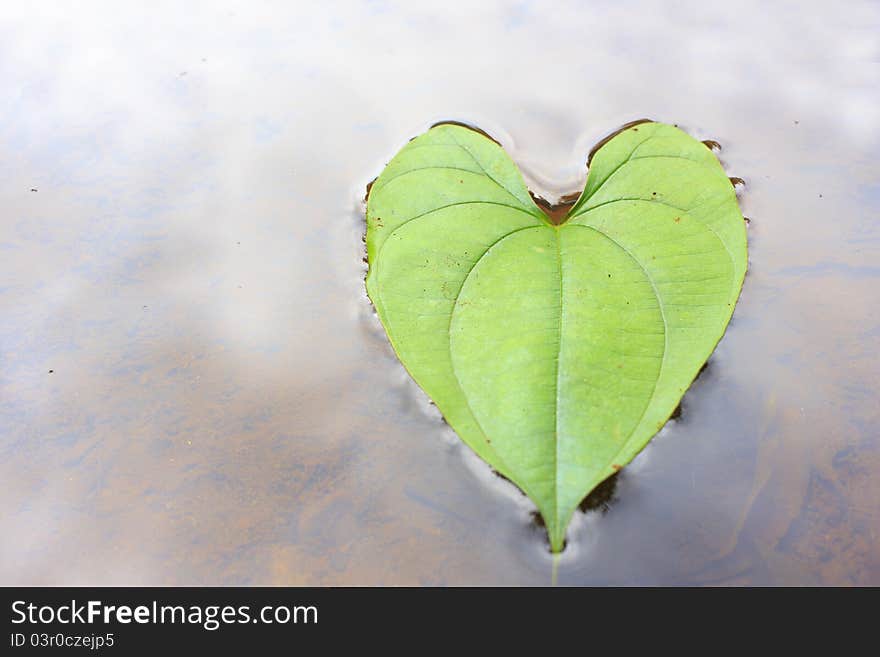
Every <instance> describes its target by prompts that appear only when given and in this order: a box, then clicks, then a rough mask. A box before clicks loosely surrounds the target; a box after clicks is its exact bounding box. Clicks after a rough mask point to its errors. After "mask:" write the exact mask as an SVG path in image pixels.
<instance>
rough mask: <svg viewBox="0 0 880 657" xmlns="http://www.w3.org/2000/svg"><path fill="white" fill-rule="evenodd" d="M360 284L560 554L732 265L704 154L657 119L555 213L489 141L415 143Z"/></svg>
mask: <svg viewBox="0 0 880 657" xmlns="http://www.w3.org/2000/svg"><path fill="white" fill-rule="evenodd" d="M367 255H368V261H369V273H368V275H367V292H368V294H369V296H370V299H372V301H373V303H374V305H375V307H376V311H377V313H378V315H379V319H380V320H381V321H382V324H383V325H384V327H385V330H386V331H387V333H388V337H389V339H390V341H391V344H392V345H393V347H394V350H395V351H396V352H397V355H398V356H399V358H400V360H401V361H402V362H403V364H404V366H405V367H406V369H407V370H408V371H409V373H410V374H411V375H412V377H413V378H414V379H415V380H416V382H417V383H418V384H419V385H420V386H421V387H422V388H423V389H424V390H425V392H426V393H427V394H428V395H429V396H430V397H431V399H433V400H434V402H435V403H436V404H437V407H438V408H439V409H440V411H441V412H442V413H443V415H444V416H445V418H446V419H447V421H448V422H449V424H450V425H451V426H452V427H453V429H455V431H456V432H457V433H458V435H459V436H460V437H461V439H462V440H464V442H465V443H467V444H468V445H469V446H470V447H471V448H472V449H473V450H474V451H475V452H476V453H477V454H478V455H479V456H480V457H481V458H483V459H484V460H485V461H487V462H488V463H489V464H490V465H491V466H492V467H493V468H495V469H496V470H497V471H498V472H500V473H501V474H502V475H504V476H505V477H507V478H508V479H510V480H511V481H513V482H514V483H515V484H516V485H517V486H519V487H520V488H521V489H522V490H523V491H524V492H525V493H526V494H527V495H528V496H529V497H530V498H531V499H532V500H533V501H534V503H535V504H536V505H537V507H538V509H539V511H540V513H541V515H542V516H543V518H544V520H545V523H546V526H547V531H548V533H549V537H550V545H551V548H552V550H553V551H554V552H557V551H559V550H561V549H562V547H563V546H564V543H565V531H566V528H567V526H568V523H569V520H570V519H571V516H572V514H573V513H574V510H575V508H576V507H577V506H578V504H579V503H580V502H581V500H582V499H583V498H584V497H585V496H586V495H587V494H588V493H589V492H590V491H591V490H592V489H593V488H594V487H596V486H597V485H598V484H599V483H601V482H602V481H603V480H604V479H605V478H607V477H608V476H610V475H612V474H613V473H614V472H615V471H617V470H619V469H620V468H621V467H622V466H624V465H625V464H627V463H628V462H629V461H630V460H631V459H632V458H633V457H634V456H635V455H636V454H638V452H639V451H640V450H641V449H642V448H643V447H644V446H645V445H646V444H647V443H648V441H649V440H650V439H651V437H652V436H654V434H655V433H656V432H657V431H658V430H659V429H660V428H661V427H662V426H663V425H664V423H665V422H666V420H667V419H668V418H669V416H670V414H672V412H673V411H674V410H675V408H676V406H677V405H678V403H679V400H680V399H681V397H682V395H683V394H684V392H685V390H687V388H688V386H689V385H690V384H691V382H692V381H693V380H694V377H695V376H696V375H697V373H698V372H699V370H700V368H701V366H702V365H703V364H704V363H705V361H706V360H707V359H708V357H709V355H710V354H711V353H712V350H713V349H714V348H715V345H716V344H717V343H718V341H719V340H720V339H721V336H722V335H723V333H724V329H725V327H726V326H727V323H728V321H729V320H730V316H731V314H732V313H733V308H734V305H735V304H736V300H737V297H738V295H739V291H740V288H741V286H742V282H743V276H744V275H745V270H746V264H747V258H746V234H745V224H744V221H743V217H742V214H741V213H740V211H739V208H738V206H737V201H736V195H735V192H734V189H733V186H732V185H731V183H730V181H729V179H728V177H727V175H726V174H725V173H724V171H723V169H722V168H721V165H720V164H719V162H718V160H717V159H716V158H715V156H714V155H713V153H712V152H711V151H710V150H709V149H708V148H707V147H706V146H704V145H703V144H702V143H701V142H699V141H697V140H695V139H693V138H692V137H690V136H688V135H687V134H685V133H684V132H682V131H681V130H679V129H677V128H675V127H672V126H669V125H664V124H661V123H642V124H639V125H635V126H631V127H629V128H627V129H625V130H623V131H621V132H620V133H618V134H617V135H616V136H614V137H613V138H612V139H610V140H609V141H607V143H605V144H604V145H602V146H601V147H600V148H599V149H598V150H597V151H596V153H595V155H594V157H593V158H592V160H591V162H590V170H589V175H588V177H587V182H586V187H585V189H584V191H583V193H582V194H581V196H580V198H579V199H578V201H577V203H575V205H574V206H573V207H572V209H571V211H570V212H569V214H568V217H567V218H566V220H565V221H564V222H563V223H562V224H561V225H554V224H553V223H551V222H550V221H549V220H548V218H547V216H546V215H545V214H544V213H543V212H542V211H541V209H540V208H539V207H538V206H537V205H535V203H534V202H533V200H532V198H531V195H530V194H529V191H528V189H527V188H526V185H525V183H524V182H523V178H522V175H521V174H520V172H519V170H518V169H517V167H516V165H515V164H514V163H513V161H512V160H511V159H510V158H509V157H508V155H507V154H506V153H505V152H504V150H503V149H502V148H501V147H500V146H499V145H498V144H496V143H495V142H494V141H492V140H491V139H489V138H487V137H486V136H484V135H482V134H480V133H478V132H476V131H474V130H470V129H468V128H465V127H462V126H458V125H439V126H435V127H434V128H432V129H431V130H429V131H428V132H427V133H425V134H423V135H421V136H420V137H417V138H416V139H414V140H412V141H411V142H409V143H408V144H407V145H406V146H405V147H404V148H403V149H402V150H401V151H400V152H399V153H398V154H397V155H396V156H395V157H394V159H393V160H392V161H391V162H390V163H389V164H388V166H387V167H386V168H385V170H384V171H383V172H382V174H381V175H380V176H379V178H378V179H377V180H376V181H375V183H374V184H373V185H372V187H371V189H370V192H369V196H368V200H367Z"/></svg>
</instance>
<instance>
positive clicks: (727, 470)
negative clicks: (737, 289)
mask: <svg viewBox="0 0 880 657" xmlns="http://www.w3.org/2000/svg"><path fill="white" fill-rule="evenodd" d="M252 4H253V3H245V2H234V3H211V4H210V6H208V7H205V8H203V9H202V10H201V11H200V12H199V13H197V14H191V13H190V12H188V11H187V12H184V11H181V10H180V9H179V7H178V6H177V5H176V4H172V3H168V4H164V5H156V6H155V7H151V9H150V10H149V11H146V10H144V11H143V12H141V11H140V10H136V9H133V8H131V7H129V8H127V9H125V8H120V7H117V6H116V4H115V3H107V4H104V5H97V4H95V5H93V8H92V9H89V10H86V9H79V10H78V11H76V12H75V13H74V12H70V13H64V12H62V11H60V10H57V9H53V8H52V5H49V6H48V7H43V8H42V9H39V8H37V7H35V6H31V5H27V6H21V7H20V8H18V9H15V8H14V7H13V6H9V7H6V8H4V16H3V17H2V18H0V82H2V88H3V89H4V93H3V95H2V99H0V199H2V211H0V478H2V482H3V484H4V485H3V492H2V494H0V526H2V527H3V532H2V538H0V583H2V584H7V585H8V584H547V583H549V582H550V577H551V559H550V556H549V554H548V553H547V550H546V546H545V541H544V537H543V535H542V530H541V528H540V527H538V526H537V525H536V524H534V523H533V522H532V519H531V511H532V507H531V505H530V503H529V502H528V501H527V500H526V499H525V498H524V497H523V496H522V495H520V494H519V493H518V492H517V491H516V490H515V489H514V488H513V487H512V486H511V485H510V484H508V483H506V482H504V481H502V480H501V479H499V478H498V477H495V476H494V475H492V474H491V473H490V472H489V470H488V468H487V467H486V466H484V465H483V464H481V463H480V462H479V461H477V460H476V458H475V457H473V456H472V455H471V453H470V452H469V450H468V449H467V448H465V447H463V446H462V445H461V444H460V442H459V441H458V439H457V438H456V436H455V434H454V433H453V432H452V431H451V430H450V429H449V428H448V427H447V426H446V425H445V424H443V422H442V421H441V419H440V418H439V416H438V414H437V412H436V410H435V409H434V408H433V407H432V406H431V405H430V404H429V403H428V401H427V399H426V398H425V396H424V395H423V394H422V393H421V392H420V391H419V390H418V388H417V387H416V386H415V385H414V384H413V383H412V382H411V381H410V380H409V379H408V377H407V375H406V374H405V372H404V371H403V368H402V367H401V366H400V365H399V363H398V362H397V360H396V358H395V357H394V354H393V353H392V351H391V349H390V347H389V346H388V343H387V341H386V339H385V337H384V334H383V332H382V329H381V327H380V326H379V324H378V322H377V321H376V319H375V318H374V317H373V315H372V313H371V309H370V306H369V304H368V302H367V300H366V297H365V293H364V289H363V275H364V265H363V263H362V262H361V258H362V256H363V251H362V249H363V245H362V242H361V236H362V235H363V215H362V212H363V206H362V199H363V195H364V188H365V185H366V184H367V182H368V181H370V180H371V179H372V178H373V177H375V176H376V175H377V174H378V173H379V172H380V171H381V169H382V166H383V165H384V163H385V162H386V161H387V160H388V159H389V158H390V157H391V156H393V155H394V153H395V152H396V151H397V150H398V149H399V148H400V146H401V145H403V144H404V143H405V142H406V140H407V139H409V138H410V137H412V136H414V135H416V134H418V133H420V132H422V131H423V130H425V129H426V128H427V127H428V126H429V125H431V124H432V123H434V122H436V121H438V120H448V119H455V120H460V121H466V122H469V123H473V124H476V125H478V126H480V127H481V128H483V129H485V130H487V131H488V132H489V133H491V134H492V135H493V136H494V137H496V138H497V139H499V140H500V141H501V142H502V143H503V145H504V146H505V147H506V148H507V149H508V150H509V151H510V152H511V153H512V155H513V157H514V158H515V159H516V160H517V162H518V163H520V165H521V167H522V168H523V170H524V171H525V173H526V174H527V176H528V178H529V183H530V185H531V186H532V188H533V190H534V191H536V192H537V193H539V194H542V195H544V196H548V197H555V196H559V195H561V194H564V193H566V192H572V191H576V190H577V189H578V186H579V185H582V184H583V180H584V176H585V170H584V162H585V160H586V156H587V153H588V151H589V150H590V147H591V146H592V145H593V144H594V143H595V142H596V141H598V140H599V139H600V138H601V137H602V136H603V135H604V134H606V133H608V132H610V131H611V130H613V129H615V128H617V127H618V126H620V125H621V124H623V123H625V122H626V121H629V120H632V119H636V118H640V117H644V116H647V117H651V118H654V119H657V120H663V121H667V122H674V123H678V124H679V125H681V126H682V127H683V128H685V129H686V130H688V131H689V132H691V134H693V135H695V136H697V137H698V138H700V139H709V138H711V139H715V140H717V141H719V142H720V143H721V145H722V147H723V149H722V150H721V151H720V157H721V159H722V161H723V163H724V164H725V167H726V169H727V171H728V172H729V174H730V175H733V176H740V177H742V178H743V179H745V181H746V185H745V186H744V188H741V191H740V196H741V205H742V208H743V212H744V214H745V215H746V216H748V217H750V218H751V220H752V221H751V224H750V228H749V240H750V270H749V274H748V276H747V277H746V283H745V288H744V292H743V295H742V298H741V300H740V303H739V305H738V307H737V309H736V313H735V315H734V318H733V321H732V323H731V325H730V327H729V329H728V331H727V334H726V336H725V338H724V339H723V341H722V342H721V344H720V345H719V347H718V349H717V350H716V352H715V354H714V355H713V357H712V358H711V360H710V364H709V367H708V369H707V370H706V371H705V372H704V373H703V375H702V376H701V377H700V378H699V380H698V381H697V382H696V384H695V385H694V386H693V387H692V388H691V390H690V391H689V392H688V393H687V395H686V396H685V398H684V401H683V409H682V411H683V412H682V415H681V417H680V418H679V419H678V420H675V421H672V422H670V423H669V424H668V425H667V426H666V427H665V428H664V430H663V431H662V432H661V433H660V434H659V435H658V436H657V437H656V438H655V439H654V441H653V442H652V443H651V444H650V445H649V447H648V448H647V449H646V450H645V451H644V452H643V453H642V454H641V455H640V456H639V457H638V458H637V459H636V460H635V461H634V462H633V463H632V464H631V465H630V466H628V467H627V468H626V469H625V470H624V471H623V472H622V474H621V475H620V477H619V478H618V480H617V483H616V486H615V490H614V496H613V498H612V499H611V501H610V502H609V503H607V504H606V505H605V507H604V510H597V511H593V512H590V513H587V514H583V513H578V514H576V518H575V521H574V522H573V524H572V527H571V529H570V533H569V547H568V549H567V550H566V552H565V553H564V554H563V556H562V557H561V559H560V563H559V568H558V582H559V583H561V584H880V429H878V426H880V404H878V400H877V381H878V374H880V349H878V346H880V220H878V216H880V182H878V181H880V175H878V174H880V166H878V164H877V156H876V153H877V148H878V146H880V143H878V142H880V116H878V114H880V98H878V92H877V89H878V88H880V79H878V78H880V63H878V62H880V48H878V40H877V38H876V35H877V34H878V29H880V8H878V7H877V5H876V4H873V3H869V2H864V3H860V2H846V3H843V4H844V5H846V6H845V7H841V6H840V3H834V4H831V5H829V4H827V3H815V4H814V5H812V6H811V5H810V3H799V4H798V5H790V6H781V5H768V4H766V3H754V4H750V3H742V2H741V3H737V4H736V6H735V7H734V6H719V7H718V9H717V10H711V9H708V8H706V7H705V6H704V3H700V2H694V3H676V4H675V5H674V6H670V5H668V4H667V5H666V6H665V7H660V6H659V5H658V6H657V7H652V6H651V5H649V4H648V3H644V2H642V3H635V4H628V3H621V2H608V3H590V5H589V8H584V5H585V3H581V2H571V3H564V2H560V3H553V11H552V12H548V11H547V10H546V9H543V10H542V9H541V8H540V7H541V5H539V4H538V3H528V2H526V3H515V4H513V3H480V7H485V8H479V9H475V8H474V7H472V6H469V7H467V8H465V4H464V3H445V4H442V5H440V4H437V3H431V4H428V5H425V6H418V5H417V4H414V3H398V4H395V3H383V2H366V3H353V4H351V5H347V6H342V5H337V3H333V5H334V6H333V7H331V6H330V3H324V4H323V5H320V6H314V7H309V8H306V7H298V6H294V5H298V4H300V3H280V4H277V5H265V6H264V5H260V6H259V8H256V9H255V8H254V7H253V6H252ZM664 4H665V3H664ZM543 6H544V7H546V6H547V5H543ZM673 7H674V8H673Z"/></svg>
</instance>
